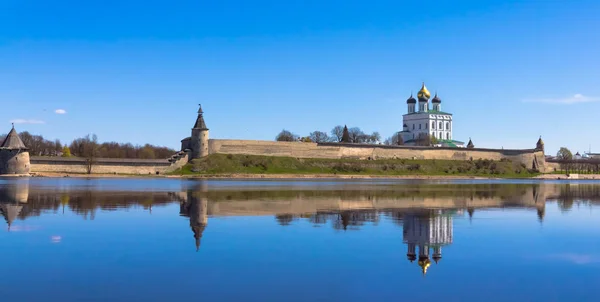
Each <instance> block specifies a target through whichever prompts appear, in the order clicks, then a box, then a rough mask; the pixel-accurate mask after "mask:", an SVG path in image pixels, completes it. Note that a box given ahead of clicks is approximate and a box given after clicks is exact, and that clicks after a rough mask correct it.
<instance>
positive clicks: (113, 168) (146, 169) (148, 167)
mask: <svg viewBox="0 0 600 302" xmlns="http://www.w3.org/2000/svg"><path fill="white" fill-rule="evenodd" d="M30 161H31V172H34V173H35V172H55V173H74V174H83V173H87V163H86V159H85V158H77V157H47V156H32V157H31V159H30ZM187 162H188V154H187V153H185V152H179V153H177V154H176V155H174V156H173V157H171V158H170V159H168V160H167V159H128V158H123V159H121V158H98V159H95V160H94V164H93V165H92V173H96V174H138V175H142V174H164V173H168V172H172V171H175V170H177V169H179V168H181V167H183V166H184V165H185V164H187Z"/></svg>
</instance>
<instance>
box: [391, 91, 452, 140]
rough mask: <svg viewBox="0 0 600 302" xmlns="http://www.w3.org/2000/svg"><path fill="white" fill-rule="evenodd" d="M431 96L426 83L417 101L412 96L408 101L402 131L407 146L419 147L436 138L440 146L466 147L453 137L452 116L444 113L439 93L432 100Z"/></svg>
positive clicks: (418, 94)
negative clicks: (428, 138)
mask: <svg viewBox="0 0 600 302" xmlns="http://www.w3.org/2000/svg"><path fill="white" fill-rule="evenodd" d="M430 97H431V94H430V93H429V90H427V87H425V83H423V86H422V87H421V90H419V92H418V93H417V99H415V98H414V97H413V96H412V94H411V96H410V97H409V98H408V100H406V104H407V106H408V113H407V114H404V115H403V116H402V117H403V122H404V125H403V129H402V131H400V135H401V137H402V141H403V142H404V144H405V145H409V146H410V145H417V144H418V141H419V140H421V139H424V138H426V137H430V138H435V139H436V140H437V141H438V144H437V145H438V146H449V147H464V143H463V142H460V141H455V140H454V139H453V136H452V114H451V113H447V112H443V111H442V100H441V99H440V98H439V97H438V96H437V93H436V94H435V96H434V97H433V99H432V100H431V106H430V105H429V103H430V101H429V98H430Z"/></svg>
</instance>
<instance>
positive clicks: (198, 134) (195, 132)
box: [190, 105, 208, 159]
mask: <svg viewBox="0 0 600 302" xmlns="http://www.w3.org/2000/svg"><path fill="white" fill-rule="evenodd" d="M203 114H204V112H203V111H202V106H201V105H200V109H198V118H197V119H196V123H195V124H194V128H192V136H191V137H190V149H191V150H192V157H191V159H196V158H202V157H205V156H208V128H207V127H206V123H205V122H204V116H203Z"/></svg>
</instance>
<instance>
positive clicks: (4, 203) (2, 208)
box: [0, 180, 29, 231]
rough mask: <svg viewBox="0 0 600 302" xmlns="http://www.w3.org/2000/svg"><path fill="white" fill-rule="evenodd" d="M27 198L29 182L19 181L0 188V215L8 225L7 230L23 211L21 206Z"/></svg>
mask: <svg viewBox="0 0 600 302" xmlns="http://www.w3.org/2000/svg"><path fill="white" fill-rule="evenodd" d="M28 198H29V180H19V181H17V182H15V183H10V184H7V185H5V186H2V187H0V213H2V215H3V216H4V220H6V223H7V224H8V230H9V231H10V227H11V225H12V223H13V221H14V220H15V219H16V218H17V217H18V216H19V214H20V213H21V211H22V210H23V205H24V204H26V203H27V199H28Z"/></svg>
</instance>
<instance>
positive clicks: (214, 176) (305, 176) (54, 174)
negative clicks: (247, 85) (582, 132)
mask: <svg viewBox="0 0 600 302" xmlns="http://www.w3.org/2000/svg"><path fill="white" fill-rule="evenodd" d="M5 176H6V177H27V176H31V177H74V178H180V179H290V180H295V179H356V180H360V179H405V180H411V179H414V180H422V179H428V180H447V179H453V180H460V179H542V180H543V179H546V180H556V179H573V180H576V179H584V180H585V179H591V180H600V174H580V175H577V178H575V177H573V176H574V175H570V176H567V175H565V174H541V175H537V176H533V177H523V178H510V177H492V176H489V177H487V176H469V175H348V174H347V175H343V174H196V175H140V174H77V173H57V172H35V173H31V174H30V175H5ZM5 176H3V177H5Z"/></svg>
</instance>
